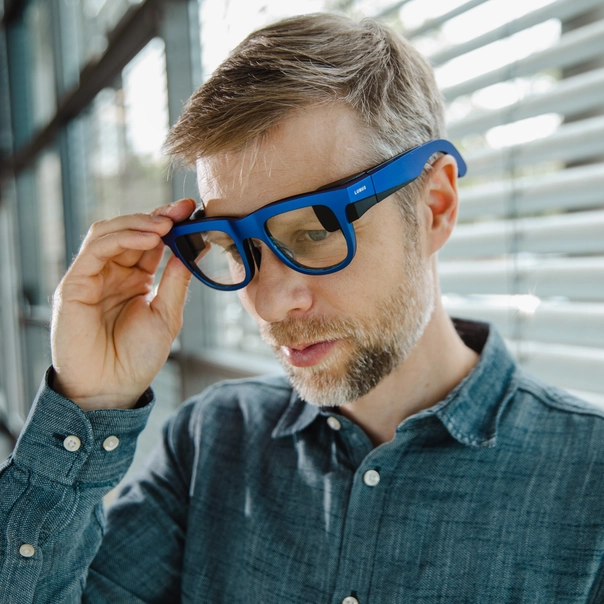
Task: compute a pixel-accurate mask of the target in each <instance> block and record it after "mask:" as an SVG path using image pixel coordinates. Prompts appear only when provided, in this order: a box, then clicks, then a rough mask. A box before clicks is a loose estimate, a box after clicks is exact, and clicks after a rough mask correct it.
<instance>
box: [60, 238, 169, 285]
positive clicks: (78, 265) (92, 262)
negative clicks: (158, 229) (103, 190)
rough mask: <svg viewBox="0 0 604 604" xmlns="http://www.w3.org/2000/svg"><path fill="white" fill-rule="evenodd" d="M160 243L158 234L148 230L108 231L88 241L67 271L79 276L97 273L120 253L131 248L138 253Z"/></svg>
mask: <svg viewBox="0 0 604 604" xmlns="http://www.w3.org/2000/svg"><path fill="white" fill-rule="evenodd" d="M160 243H161V239H160V237H159V235H158V234H157V233H151V232H148V231H131V230H123V231H117V232H113V233H109V234H108V235H105V236H104V237H101V238H100V239H96V240H94V241H91V242H89V243H88V244H87V245H86V246H85V248H83V249H82V251H81V252H80V254H79V255H78V256H77V257H76V259H75V260H74V262H73V265H72V266H71V268H70V269H69V272H70V273H71V274H77V275H79V276H94V275H98V274H99V273H100V272H101V271H102V270H103V268H104V267H105V265H106V264H107V262H108V261H109V260H113V259H115V258H116V257H117V256H119V255H120V254H123V253H124V252H128V251H132V250H135V251H137V252H138V253H140V252H142V251H146V250H152V249H153V248H155V247H158V246H159V244H160Z"/></svg>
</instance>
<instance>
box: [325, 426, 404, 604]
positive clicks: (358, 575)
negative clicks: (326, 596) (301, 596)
mask: <svg viewBox="0 0 604 604" xmlns="http://www.w3.org/2000/svg"><path fill="white" fill-rule="evenodd" d="M334 420H335V421H334ZM325 421H326V423H327V425H328V426H329V428H330V429H331V430H330V431H332V432H333V433H334V437H335V438H336V439H337V442H338V443H339V446H341V447H343V448H344V449H345V450H346V453H347V455H348V457H349V459H350V462H351V465H352V466H353V467H355V468H356V470H355V472H354V475H353V479H352V480H353V482H352V488H351V490H350V495H349V499H348V506H347V511H346V515H345V518H344V525H343V535H342V540H341V550H340V558H339V564H338V569H337V572H336V583H335V589H334V592H333V599H332V604H365V603H367V602H368V601H369V599H368V598H369V591H370V588H371V579H372V574H373V564H374V560H375V557H376V549H377V547H378V539H379V518H380V516H381V514H382V511H383V508H384V502H385V498H386V492H387V483H388V477H387V475H386V476H385V475H384V470H383V466H390V467H391V466H392V465H393V464H392V461H391V460H392V457H393V456H394V457H396V458H398V456H399V455H400V453H399V452H398V451H397V448H396V445H395V444H393V443H389V444H387V445H382V446H381V447H379V449H374V448H373V446H372V444H371V442H370V441H369V438H368V437H367V435H366V434H365V433H364V432H363V430H362V429H361V428H360V427H359V426H357V425H356V424H354V423H353V422H351V421H349V420H347V419H346V418H339V417H338V418H336V417H334V416H333V415H330V416H328V417H327V419H326V420H325ZM336 435H337V436H336ZM388 461H389V463H388ZM384 462H386V463H384Z"/></svg>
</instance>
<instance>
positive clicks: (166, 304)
mask: <svg viewBox="0 0 604 604" xmlns="http://www.w3.org/2000/svg"><path fill="white" fill-rule="evenodd" d="M191 277H192V273H191V272H190V271H189V269H187V267H186V266H185V265H184V264H183V263H182V262H181V261H180V260H179V259H178V258H177V257H176V256H172V257H171V258H170V260H168V263H167V264H166V268H165V269H164V274H163V275H162V278H161V281H160V282H159V286H158V288H157V294H156V295H155V297H154V298H153V300H152V301H151V305H150V308H151V310H152V311H154V312H155V313H157V314H158V315H159V316H160V317H161V318H162V320H163V321H164V323H165V324H166V325H168V328H169V329H170V333H171V334H172V336H173V337H176V334H177V333H178V331H179V330H180V328H181V326H182V311H183V308H184V305H185V300H186V297H187V288H188V287H189V283H190V282H191Z"/></svg>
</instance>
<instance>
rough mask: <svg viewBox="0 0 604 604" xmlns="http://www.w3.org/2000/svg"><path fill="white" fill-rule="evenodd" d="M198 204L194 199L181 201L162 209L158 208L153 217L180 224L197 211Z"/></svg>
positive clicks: (153, 212) (152, 214)
mask: <svg viewBox="0 0 604 604" xmlns="http://www.w3.org/2000/svg"><path fill="white" fill-rule="evenodd" d="M196 205H197V204H196V202H195V200H194V199H191V198H186V199H180V200H178V201H175V202H174V203H171V204H170V205H167V206H162V207H161V208H156V209H155V210H153V211H152V212H151V216H165V217H167V218H170V220H172V221H173V222H180V221H182V220H185V219H186V218H188V217H189V216H190V215H191V214H192V213H193V211H194V210H195V206H196Z"/></svg>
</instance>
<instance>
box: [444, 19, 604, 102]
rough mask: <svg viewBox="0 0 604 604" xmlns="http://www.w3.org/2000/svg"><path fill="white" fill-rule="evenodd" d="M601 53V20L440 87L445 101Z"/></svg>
mask: <svg viewBox="0 0 604 604" xmlns="http://www.w3.org/2000/svg"><path fill="white" fill-rule="evenodd" d="M602 53H604V20H602V21H597V22H595V23H592V24H590V25H585V26H584V27H582V28H580V29H577V30H573V31H571V32H569V33H566V34H564V35H563V36H561V38H560V42H559V43H558V44H555V45H554V46H551V47H549V48H546V49H545V50H542V51H540V52H536V53H533V54H531V55H529V56H528V57H526V58H524V59H520V60H518V61H515V62H513V63H509V64H507V65H504V66H503V67H498V68H497V69H494V70H492V71H489V72H487V73H485V74H482V75H480V76H477V77H475V78H471V79H469V80H465V81H464V82H461V83H459V84H456V85H454V86H449V87H448V88H444V89H443V90H442V94H443V96H444V97H445V99H446V100H447V101H451V100H453V99H455V98H457V97H460V96H463V95H466V94H470V93H472V92H476V91H477V90H480V89H481V88H486V87H487V86H492V85H493V84H499V83H500V82H505V81H506V80H510V79H512V78H519V77H523V76H529V75H533V74H535V73H537V72H539V71H543V70H544V69H549V68H552V67H570V66H571V65H576V64H577V63H581V62H583V61H588V60H589V59H594V58H598V57H599V56H601V55H602Z"/></svg>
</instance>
